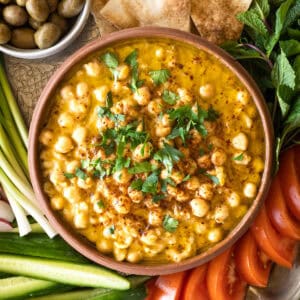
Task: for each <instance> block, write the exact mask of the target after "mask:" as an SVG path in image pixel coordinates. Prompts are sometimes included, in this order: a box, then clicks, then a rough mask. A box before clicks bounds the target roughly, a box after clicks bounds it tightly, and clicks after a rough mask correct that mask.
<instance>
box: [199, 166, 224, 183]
mask: <svg viewBox="0 0 300 300" xmlns="http://www.w3.org/2000/svg"><path fill="white" fill-rule="evenodd" d="M199 173H200V174H203V175H204V176H206V177H208V178H209V179H210V180H211V181H212V182H213V183H214V184H216V185H219V184H220V180H219V178H218V177H217V176H215V175H211V174H209V173H207V172H206V170H205V169H200V170H199Z"/></svg>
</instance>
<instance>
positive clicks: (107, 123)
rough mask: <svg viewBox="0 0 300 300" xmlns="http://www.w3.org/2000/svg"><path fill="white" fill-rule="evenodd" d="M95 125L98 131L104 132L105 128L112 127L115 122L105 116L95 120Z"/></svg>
mask: <svg viewBox="0 0 300 300" xmlns="http://www.w3.org/2000/svg"><path fill="white" fill-rule="evenodd" d="M96 126H97V128H98V129H99V130H100V131H102V132H104V131H106V130H107V129H110V128H114V126H115V123H114V121H113V120H111V119H110V118H109V117H106V116H105V117H102V118H99V119H98V120H97V123H96Z"/></svg>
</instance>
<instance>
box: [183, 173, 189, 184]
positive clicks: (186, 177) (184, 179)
mask: <svg viewBox="0 0 300 300" xmlns="http://www.w3.org/2000/svg"><path fill="white" fill-rule="evenodd" d="M190 178H191V175H190V174H188V175H186V176H185V177H184V178H183V179H182V182H185V181H188V180H189V179H190Z"/></svg>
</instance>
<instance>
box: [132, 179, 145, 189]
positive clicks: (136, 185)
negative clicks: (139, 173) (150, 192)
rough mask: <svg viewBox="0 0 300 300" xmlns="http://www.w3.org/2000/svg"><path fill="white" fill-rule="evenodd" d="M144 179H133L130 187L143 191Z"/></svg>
mask: <svg viewBox="0 0 300 300" xmlns="http://www.w3.org/2000/svg"><path fill="white" fill-rule="evenodd" d="M143 184H144V181H143V180H142V179H141V178H138V179H136V180H133V181H132V182H131V184H130V187H131V188H132V189H134V190H138V191H141V190H142V188H143Z"/></svg>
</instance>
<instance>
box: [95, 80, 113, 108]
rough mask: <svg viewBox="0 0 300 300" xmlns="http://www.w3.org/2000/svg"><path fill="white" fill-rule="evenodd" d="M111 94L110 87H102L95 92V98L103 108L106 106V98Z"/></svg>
mask: <svg viewBox="0 0 300 300" xmlns="http://www.w3.org/2000/svg"><path fill="white" fill-rule="evenodd" d="M108 92H109V87H108V86H107V85H102V86H99V87H97V88H95V89H94V90H93V94H94V96H95V98H96V99H97V100H98V101H99V103H100V104H101V105H102V106H105V105H106V98H107V94H108Z"/></svg>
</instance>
